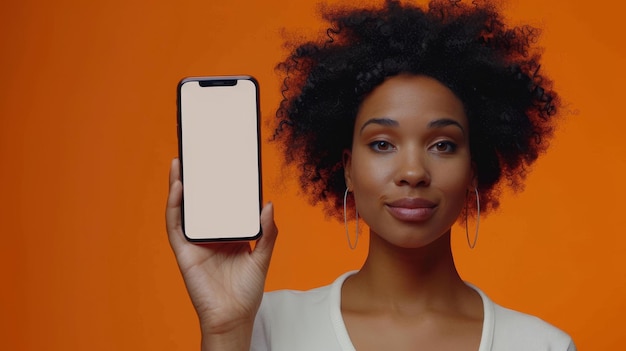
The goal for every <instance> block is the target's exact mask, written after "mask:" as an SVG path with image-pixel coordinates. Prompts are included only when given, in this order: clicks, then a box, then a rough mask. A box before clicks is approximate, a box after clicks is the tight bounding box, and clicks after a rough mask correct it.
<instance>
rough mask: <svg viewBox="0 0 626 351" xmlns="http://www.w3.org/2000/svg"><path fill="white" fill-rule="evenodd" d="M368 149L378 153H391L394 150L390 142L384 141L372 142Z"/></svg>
mask: <svg viewBox="0 0 626 351" xmlns="http://www.w3.org/2000/svg"><path fill="white" fill-rule="evenodd" d="M369 147H370V148H372V149H373V150H374V151H379V152H385V151H391V150H393V148H394V147H393V145H392V144H391V143H390V142H388V141H384V140H376V141H373V142H371V143H369Z"/></svg>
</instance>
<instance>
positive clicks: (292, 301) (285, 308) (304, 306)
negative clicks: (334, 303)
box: [259, 285, 332, 321]
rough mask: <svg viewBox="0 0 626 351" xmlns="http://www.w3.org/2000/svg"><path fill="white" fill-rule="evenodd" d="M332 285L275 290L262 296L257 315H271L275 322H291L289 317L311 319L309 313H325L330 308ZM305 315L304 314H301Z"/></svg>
mask: <svg viewBox="0 0 626 351" xmlns="http://www.w3.org/2000/svg"><path fill="white" fill-rule="evenodd" d="M331 290H332V285H327V286H323V287H320V288H316V289H312V290H306V291H300V290H277V291H272V292H267V293H265V294H264V295H263V301H262V302H261V308H260V310H259V313H261V314H265V315H268V317H270V316H269V315H271V317H272V319H275V320H286V321H293V319H292V318H290V317H291V316H293V317H297V316H300V318H302V316H305V315H306V316H307V318H309V317H311V316H312V315H311V314H310V313H315V312H321V311H326V313H328V312H327V309H328V307H329V306H330V300H329V299H330V293H331ZM302 313H306V314H304V315H303V314H302Z"/></svg>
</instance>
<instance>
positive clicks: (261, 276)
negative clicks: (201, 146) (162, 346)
mask: <svg viewBox="0 0 626 351" xmlns="http://www.w3.org/2000/svg"><path fill="white" fill-rule="evenodd" d="M169 184H170V189H169V196H168V199H167V208H166V211H165V219H166V226H167V233H168V236H169V241H170V245H171V246H172V249H173V250H174V253H175V255H176V260H177V261H178V266H179V268H180V271H181V273H182V275H183V279H184V280H185V285H186V286H187V291H188V292H189V296H190V297H191V301H192V303H193V306H194V308H195V309H196V312H197V314H198V318H199V319H200V324H201V327H202V334H203V344H204V339H205V338H208V337H210V336H216V335H220V336H222V337H224V336H228V335H229V334H230V335H231V336H232V337H233V338H235V337H237V338H241V337H242V335H241V330H242V328H243V329H244V330H247V329H249V332H250V333H251V332H252V325H253V322H254V317H255V315H256V312H257V310H258V308H259V306H260V304H261V299H262V297H263V288H264V285H265V277H266V275H267V270H268V267H269V263H270V258H271V255H272V250H273V248H274V243H275V241H276V235H277V233H278V230H277V228H276V225H275V224H274V209H273V206H272V204H271V203H270V204H267V205H265V207H263V210H262V211H261V228H262V231H263V236H262V237H261V239H259V240H258V242H257V244H256V246H255V248H254V250H252V249H251V248H250V244H249V243H247V242H240V243H209V244H194V243H191V242H189V241H187V240H186V239H185V237H184V235H183V232H182V228H181V214H180V211H181V208H180V205H181V199H182V183H181V180H180V167H179V161H178V159H174V160H173V161H172V164H171V168H170V181H169ZM238 333H239V334H238ZM244 333H245V334H247V331H245V332H244ZM250 335H251V334H250ZM249 340H250V337H249V336H248V340H247V341H248V343H249Z"/></svg>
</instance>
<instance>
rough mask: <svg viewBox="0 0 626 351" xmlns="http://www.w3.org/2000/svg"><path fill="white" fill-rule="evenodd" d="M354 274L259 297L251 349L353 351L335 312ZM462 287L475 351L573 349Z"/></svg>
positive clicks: (546, 327)
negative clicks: (471, 299)
mask: <svg viewBox="0 0 626 351" xmlns="http://www.w3.org/2000/svg"><path fill="white" fill-rule="evenodd" d="M354 273H355V272H348V273H345V274H343V275H341V276H340V277H339V278H337V279H336V280H335V281H334V282H333V283H332V284H330V285H327V286H323V287H320V288H316V289H312V290H307V291H297V290H278V291H273V292H268V293H265V294H264V296H263V301H262V302H261V307H260V308H259V311H258V313H257V316H256V320H255V323H254V329H253V334H252V344H251V350H252V351H269V350H272V351H314V350H315V351H320V350H323V351H356V350H355V348H354V345H352V341H351V340H350V336H349V335H348V331H347V329H346V325H345V324H344V321H343V317H342V314H341V287H342V285H343V282H344V281H345V280H346V278H348V277H349V276H350V275H352V274H354ZM468 286H470V287H471V288H473V289H474V290H476V292H478V294H479V295H480V297H481V299H482V302H483V309H484V314H483V316H484V317H483V326H482V335H481V339H480V347H479V348H478V351H528V350H533V351H542V350H545V351H576V347H575V346H574V343H573V341H572V339H571V338H570V337H569V336H568V335H567V334H566V333H565V332H563V331H561V330H560V329H558V328H556V327H554V326H552V325H550V324H548V323H546V322H544V321H543V320H541V319H539V318H537V317H534V316H531V315H528V314H524V313H521V312H517V311H513V310H510V309H508V308H505V307H502V306H499V305H497V304H495V303H494V302H493V301H491V299H489V297H488V296H487V295H486V294H485V293H483V292H482V291H481V290H480V289H478V288H477V287H475V286H473V285H471V284H468ZM372 332H375V331H372Z"/></svg>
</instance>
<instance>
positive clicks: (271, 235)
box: [254, 202, 278, 266]
mask: <svg viewBox="0 0 626 351" xmlns="http://www.w3.org/2000/svg"><path fill="white" fill-rule="evenodd" d="M261 230H262V231H263V236H261V239H259V241H258V242H257V244H256V246H255V248H254V254H255V255H259V256H260V257H261V258H262V260H263V261H264V262H263V263H264V265H265V266H269V261H270V258H271V256H272V251H273V250H274V244H275V243H276V237H277V235H278V228H277V227H276V223H275V222H274V204H272V203H271V202H269V203H267V204H266V205H265V206H263V209H262V210H261Z"/></svg>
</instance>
